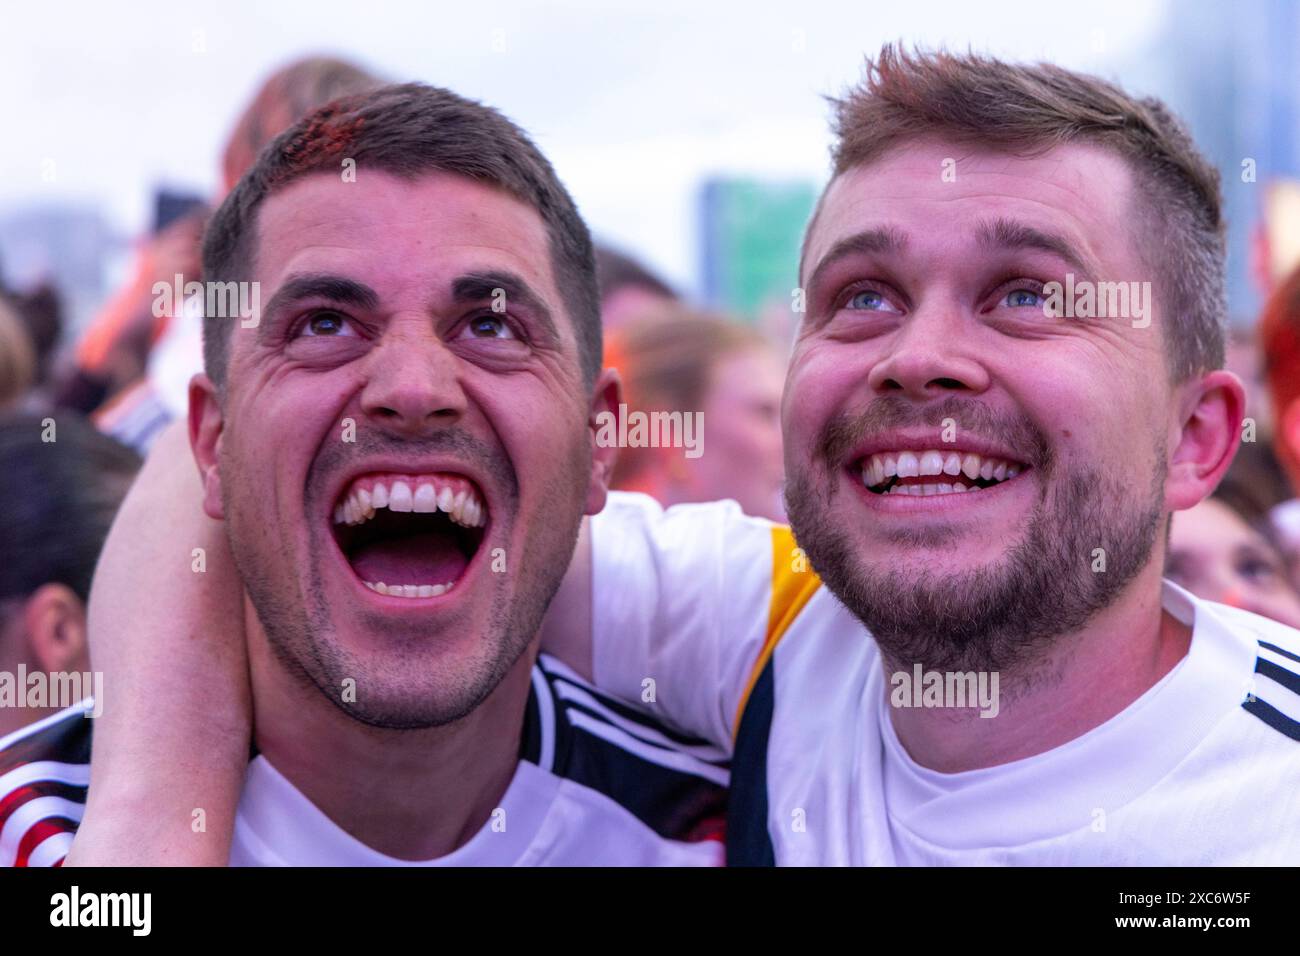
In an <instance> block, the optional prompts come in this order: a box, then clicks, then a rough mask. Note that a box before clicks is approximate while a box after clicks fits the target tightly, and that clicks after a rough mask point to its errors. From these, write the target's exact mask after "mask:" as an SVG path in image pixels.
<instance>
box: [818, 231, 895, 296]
mask: <svg viewBox="0 0 1300 956" xmlns="http://www.w3.org/2000/svg"><path fill="white" fill-rule="evenodd" d="M906 248H907V236H906V235H905V234H903V233H902V232H901V231H900V230H898V229H896V228H894V227H893V226H880V227H878V228H875V229H867V230H865V231H864V232H859V233H856V234H854V235H852V236H849V237H847V238H845V239H841V240H840V241H839V242H837V243H835V245H833V246H831V249H830V251H829V252H828V253H826V255H824V256H822V258H821V261H819V262H818V263H817V267H816V268H815V269H813V271H812V275H811V276H809V277H808V285H807V286H806V288H808V289H811V288H813V286H815V285H816V284H817V280H818V279H820V278H821V277H822V275H823V274H824V273H825V272H826V270H828V269H829V268H830V267H831V266H833V265H835V263H837V262H839V261H840V260H841V259H846V258H848V257H849V256H858V255H863V254H866V253H886V252H887V253H901V252H902V251H903V250H905V249H906Z"/></svg>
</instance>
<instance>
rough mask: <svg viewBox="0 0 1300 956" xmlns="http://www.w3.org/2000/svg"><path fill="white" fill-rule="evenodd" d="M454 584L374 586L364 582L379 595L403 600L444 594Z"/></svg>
mask: <svg viewBox="0 0 1300 956" xmlns="http://www.w3.org/2000/svg"><path fill="white" fill-rule="evenodd" d="M455 583H456V582H455V581H451V582H449V583H447V584H384V583H383V582H380V583H378V584H376V583H375V582H373V581H366V582H365V585H366V587H368V588H370V590H372V591H377V592H378V593H380V594H387V595H388V596H389V597H405V598H431V597H437V596H438V595H439V594H446V593H447V592H448V591H450V590H451V589H452V585H454V584H455Z"/></svg>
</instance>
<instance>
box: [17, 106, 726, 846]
mask: <svg viewBox="0 0 1300 956" xmlns="http://www.w3.org/2000/svg"><path fill="white" fill-rule="evenodd" d="M204 272H205V277H206V278H207V280H208V281H214V282H252V283H260V286H261V290H262V291H263V292H264V295H262V296H261V301H262V302H263V303H264V308H263V310H262V312H261V314H260V315H258V316H254V317H253V320H252V321H251V322H250V321H243V320H241V319H240V318H239V317H234V316H221V315H207V316H205V329H204V351H205V354H204V363H205V369H206V373H207V374H206V375H203V376H198V377H196V378H195V380H194V382H193V383H192V384H191V391H190V414H189V423H188V424H189V438H190V444H191V447H192V450H193V459H194V461H196V462H197V464H198V466H199V473H200V477H201V481H202V500H203V510H204V511H205V513H206V515H207V516H208V519H210V520H211V521H213V522H219V523H220V524H219V525H218V526H217V527H219V528H221V529H222V531H223V533H224V537H225V538H226V539H227V540H228V542H229V549H230V555H232V556H233V564H232V562H231V561H228V560H225V559H217V558H216V557H215V555H214V557H213V560H212V561H211V562H209V560H208V555H207V551H206V549H205V548H203V547H196V545H195V542H194V541H190V540H176V541H174V544H175V546H176V547H177V548H178V549H179V550H177V551H176V552H175V554H177V555H180V556H181V560H182V564H183V565H185V566H186V570H185V573H187V574H189V573H193V574H194V575H195V576H196V577H197V578H201V579H202V580H203V581H204V584H205V585H206V584H210V585H212V586H213V587H225V586H229V585H230V584H231V582H236V583H235V586H236V587H237V585H238V584H242V585H243V587H244V589H245V590H246V592H247V594H248V597H249V604H248V606H247V612H246V613H245V614H244V616H243V624H244V631H245V632H246V634H247V646H248V660H249V677H250V684H251V708H252V710H253V712H254V713H255V714H256V718H255V721H254V724H255V730H254V732H253V743H254V745H255V748H256V750H257V756H256V757H255V759H254V760H253V761H252V762H251V763H249V764H247V766H246V771H241V772H240V774H239V778H240V779H241V780H242V789H241V795H240V799H239V808H238V814H237V817H236V819H235V821H234V834H235V836H234V843H233V848H232V849H231V850H230V851H229V859H230V861H231V862H232V863H236V864H251V865H278V864H289V865H336V864H346V865H386V864H403V863H411V864H415V863H431V864H472V865H481V864H492V865H516V864H530V865H531V864H567V865H622V864H636V865H649V864H675V865H713V864H717V863H720V862H721V859H722V846H721V843H720V842H719V841H718V840H717V839H716V837H717V835H718V829H717V824H718V823H719V822H720V818H721V813H722V807H723V806H724V804H723V799H724V797H725V789H724V788H725V783H726V769H725V764H724V760H725V754H724V753H723V752H722V751H721V750H719V748H716V747H712V746H709V745H708V744H706V743H704V742H703V741H693V740H691V739H690V738H688V737H684V736H683V735H681V734H675V733H672V732H668V731H665V730H663V729H661V728H658V727H657V726H656V725H655V723H654V721H653V720H651V719H648V718H646V717H644V716H642V715H640V714H637V713H635V712H632V711H629V710H627V709H626V708H623V707H621V706H619V705H611V704H609V703H608V702H607V701H606V699H605V697H604V695H603V694H601V693H599V692H597V691H596V690H595V689H594V688H592V687H590V686H588V685H587V684H585V683H584V682H583V681H581V680H580V679H578V678H577V676H576V675H575V674H573V673H572V672H571V671H570V670H568V669H567V668H565V667H564V666H563V665H562V664H560V663H559V662H557V661H554V660H549V659H547V658H545V657H543V658H541V659H540V660H539V658H538V632H539V628H540V625H541V622H542V617H543V614H544V612H545V610H546V607H547V605H548V603H549V602H550V600H551V598H552V596H553V595H554V594H555V591H556V589H557V588H558V587H559V585H560V582H561V579H562V577H563V575H564V571H565V568H566V567H567V566H568V564H569V560H570V557H571V555H572V552H573V548H574V543H575V541H576V538H577V533H578V528H579V523H580V521H581V519H582V517H583V515H584V514H587V513H592V512H595V511H598V510H600V508H601V507H602V505H603V503H604V497H605V489H606V483H607V478H608V475H609V471H610V467H611V465H612V455H613V454H614V453H615V452H614V451H613V450H611V449H604V448H598V447H597V446H596V443H595V442H594V440H593V437H592V435H593V430H592V429H593V425H592V422H593V418H594V416H596V415H597V414H599V413H600V412H601V411H603V410H606V409H608V408H611V407H615V408H616V407H617V405H618V398H619V387H618V383H617V378H616V377H615V376H613V375H612V373H604V374H602V373H601V372H600V357H601V336H600V325H599V322H600V318H599V298H598V293H597V288H596V281H595V266H594V256H593V251H592V244H591V239H590V236H589V234H588V232H587V228H586V226H585V224H584V223H583V221H582V219H581V217H580V216H579V214H578V212H577V209H576V207H575V206H574V204H573V201H572V199H571V198H570V196H569V195H568V193H567V192H566V191H565V189H564V187H563V186H562V185H561V183H560V182H559V180H558V178H557V177H556V175H555V172H554V170H553V169H552V168H551V166H550V164H549V163H548V162H547V160H546V159H545V158H544V157H543V156H542V155H541V153H540V152H538V150H537V149H536V147H535V146H534V145H533V144H532V143H531V141H530V140H528V138H527V137H526V136H525V134H524V133H523V132H522V131H521V130H519V129H518V128H517V127H516V126H515V125H514V124H513V123H511V122H510V121H509V120H507V119H506V118H505V117H503V116H501V115H500V114H499V113H497V112H496V111H494V110H492V109H490V108H488V107H485V106H482V105H480V104H477V103H474V102H471V101H468V100H465V99H462V98H461V97H458V96H456V95H455V94H453V93H450V92H447V91H445V90H440V89H435V88H431V87H426V86H420V85H409V86H395V87H386V88H383V89H381V90H379V91H377V92H374V93H371V94H365V95H363V96H359V97H356V98H352V99H346V100H341V101H336V102H335V103H333V104H330V105H328V106H326V107H323V108H321V109H320V110H318V111H316V112H314V113H312V114H309V115H308V116H307V117H306V118H305V119H304V120H302V121H301V122H300V123H298V124H297V125H296V126H294V127H292V128H291V129H289V130H288V131H286V132H285V133H284V134H282V135H281V136H280V137H279V138H277V139H276V140H275V141H274V142H273V143H272V144H271V145H270V146H269V147H268V148H267V149H266V150H265V151H264V152H263V153H262V155H261V157H260V158H259V160H258V162H257V164H256V165H255V166H254V167H253V169H252V170H250V171H249V172H248V173H247V174H246V175H245V176H244V178H243V179H242V180H241V181H240V183H239V185H238V186H237V187H236V188H235V190H234V191H233V192H232V193H231V195H230V196H229V197H228V198H227V199H226V201H225V202H224V204H223V205H222V207H221V208H220V210H219V211H218V212H217V213H216V215H215V217H214V219H213V221H212V223H211V225H210V227H209V231H208V233H207V236H206V238H205V244H204ZM161 454H162V455H163V456H166V455H168V454H170V455H171V457H172V459H173V461H174V464H172V465H171V467H176V468H183V467H184V464H183V463H182V462H181V461H180V459H182V458H183V453H182V452H179V451H178V450H177V449H176V447H175V442H174V441H173V442H172V443H171V445H169V446H164V450H163V451H162V452H161ZM191 480H192V479H191ZM33 493H40V492H39V489H33ZM124 520H126V521H130V520H132V519H124ZM146 520H148V519H146ZM209 575H211V577H208V576H209ZM232 612H233V609H232ZM232 626H233V627H234V629H235V630H236V631H238V630H239V618H238V615H237V614H236V613H228V614H227V615H225V617H224V618H223V619H212V618H209V619H208V623H207V626H206V627H205V632H206V631H207V629H208V628H210V629H211V630H212V631H218V630H221V629H223V628H231V627H232ZM92 627H93V625H92ZM206 636H207V634H206V633H194V634H187V635H186V639H193V640H198V641H205V640H206ZM214 673H215V672H214ZM177 676H179V675H178V672H176V671H173V672H172V673H171V675H170V677H172V678H174V677H177ZM203 685H204V679H203V678H202V677H197V678H195V679H191V680H190V681H188V682H187V683H186V685H185V687H186V690H185V693H186V695H187V696H188V697H189V698H190V700H191V702H192V703H194V704H196V705H199V706H202V705H203V703H204V702H206V701H209V700H210V698H208V697H206V696H205V690H204V686H203ZM106 686H107V689H106V698H107V699H106V700H105V701H103V702H101V703H102V704H104V705H105V706H106V707H107V708H108V709H110V710H111V709H113V707H114V704H113V699H114V695H115V694H116V693H117V692H118V691H119V690H120V691H122V693H123V694H124V696H123V697H122V698H119V701H122V702H125V700H126V695H128V694H130V693H131V692H130V691H128V690H125V689H123V688H114V687H112V681H111V679H110V681H109V683H108V685H106ZM230 692H231V691H230V687H229V686H228V685H227V686H225V687H223V688H222V690H221V691H213V694H214V697H215V698H217V699H219V698H220V696H221V694H223V693H224V694H230ZM150 694H151V691H146V692H145V693H143V694H141V695H140V697H145V698H147V697H148V696H150ZM240 696H241V697H242V695H240ZM232 703H236V702H233V701H227V702H225V705H227V706H228V705H230V704H232ZM218 706H223V705H222V704H218ZM118 716H119V717H120V718H122V719H129V718H127V717H126V715H125V713H124V712H122V711H119V712H118ZM210 716H211V715H210ZM214 719H217V720H218V722H219V718H214ZM91 725H92V722H90V721H87V720H83V719H82V714H81V711H80V709H75V708H74V709H73V710H71V711H68V712H65V713H64V714H61V715H56V716H54V717H52V718H50V719H49V720H46V721H43V722H42V723H40V724H38V725H36V726H34V727H32V728H30V729H29V730H28V731H27V732H24V733H22V734H20V735H16V736H15V737H13V738H11V739H9V740H6V741H3V742H0V792H3V793H4V794H5V797H4V799H3V800H2V801H0V808H2V809H0V817H2V818H3V819H2V820H0V826H3V830H2V831H0V832H2V833H3V836H2V837H0V864H8V865H13V864H18V865H24V864H26V863H31V862H33V861H42V862H45V863H54V862H57V861H58V860H60V859H61V858H62V856H63V854H64V853H66V851H67V847H68V845H69V844H70V843H71V837H70V833H71V831H72V830H73V829H74V828H75V825H76V823H75V821H76V820H77V819H78V818H79V817H80V816H81V807H80V802H81V801H82V800H84V799H85V783H86V781H85V770H86V768H85V766H84V761H85V759H86V755H87V753H88V747H87V746H86V744H87V737H88V734H89V732H90V727H91ZM135 731H136V727H134V726H127V727H124V728H123V732H124V733H125V734H127V735H128V736H131V735H133V734H134V733H135ZM191 744H193V742H191ZM245 761H246V754H245ZM111 786H112V785H111V782H110V783H108V784H106V787H108V788H109V789H110V790H111ZM90 792H91V793H92V794H94V793H96V792H97V787H96V786H92V787H91V788H90ZM104 799H105V800H107V801H109V802H110V803H113V802H114V800H115V794H113V793H106V794H105V796H104ZM219 804H220V801H219V800H218V803H217V804H212V803H209V802H208V801H206V800H204V801H200V802H197V803H195V804H194V805H193V807H192V808H191V809H190V810H187V811H186V814H187V816H191V817H192V821H191V822H192V830H193V832H195V833H198V834H201V833H204V832H206V831H207V829H208V827H209V826H211V825H212V824H213V823H216V824H217V825H218V827H219V828H225V827H227V826H228V824H229V820H228V819H227V820H222V819H220V817H218V818H217V819H215V820H209V819H208V816H207V810H208V809H212V808H214V807H215V806H218V805H219ZM118 805H119V806H120V805H121V804H118ZM140 809H143V808H140ZM218 813H219V811H218ZM137 819H150V820H154V821H156V820H157V814H156V813H155V812H154V810H152V809H151V810H149V811H147V812H145V813H144V815H143V816H142V817H139V818H137ZM200 824H201V825H200ZM227 832H228V831H227ZM710 837H713V838H710ZM200 839H201V837H200Z"/></svg>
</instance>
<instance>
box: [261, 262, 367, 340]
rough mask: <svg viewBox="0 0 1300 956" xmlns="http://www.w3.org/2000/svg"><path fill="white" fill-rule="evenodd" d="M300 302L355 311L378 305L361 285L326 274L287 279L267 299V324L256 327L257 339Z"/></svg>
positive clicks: (364, 286)
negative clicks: (314, 301) (330, 304)
mask: <svg viewBox="0 0 1300 956" xmlns="http://www.w3.org/2000/svg"><path fill="white" fill-rule="evenodd" d="M302 299H325V300H327V301H329V302H337V303H338V304H339V305H350V306H353V307H354V308H358V309H374V308H377V307H378V305H379V295H378V294H377V293H376V292H375V290H374V289H372V288H370V286H368V285H366V284H365V283H362V282H357V281H356V280H355V279H348V278H345V277H343V276H340V275H334V274H332V273H328V272H308V273H300V274H298V275H294V276H291V277H290V278H289V279H288V280H286V281H285V282H284V283H283V284H282V285H281V286H280V288H278V289H276V290H275V295H273V296H271V301H270V302H268V303H267V305H266V308H265V309H264V310H263V314H264V315H265V316H267V317H269V319H270V321H267V322H262V323H261V325H260V326H259V328H258V334H259V338H265V337H266V336H267V335H269V334H270V331H271V330H273V329H274V327H275V326H276V325H278V324H279V323H278V317H279V315H280V313H281V312H282V311H283V310H284V309H285V308H286V307H288V306H289V305H290V304H292V303H294V302H298V301H300V300H302Z"/></svg>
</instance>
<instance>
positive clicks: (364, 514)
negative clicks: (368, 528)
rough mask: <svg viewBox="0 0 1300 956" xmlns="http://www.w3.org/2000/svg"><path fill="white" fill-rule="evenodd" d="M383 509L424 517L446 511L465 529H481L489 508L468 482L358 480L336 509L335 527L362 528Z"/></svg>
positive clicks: (424, 478) (448, 479)
mask: <svg viewBox="0 0 1300 956" xmlns="http://www.w3.org/2000/svg"><path fill="white" fill-rule="evenodd" d="M412 486H414V488H413V487H412ZM380 508H387V509H388V510H389V511H417V512H422V513H428V512H434V511H443V512H446V513H447V515H449V516H450V518H451V520H452V521H454V522H456V524H458V525H461V526H463V527H466V528H478V527H481V526H482V525H483V524H485V523H486V520H487V507H486V506H485V505H484V504H483V500H482V499H481V498H480V497H479V496H478V492H477V491H475V490H474V488H473V487H472V486H471V485H470V484H469V483H468V482H467V481H466V480H465V479H463V478H452V477H445V478H444V477H441V476H438V475H429V476H422V477H419V478H415V477H412V478H409V479H405V478H360V479H357V480H356V481H354V482H353V483H352V487H351V489H350V490H349V491H348V494H347V497H345V498H344V499H343V500H342V501H341V502H340V503H339V504H338V505H337V506H336V507H335V508H334V523H335V524H362V523H363V522H365V521H369V520H370V519H371V518H373V517H374V515H375V511H377V510H378V509H380Z"/></svg>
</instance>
